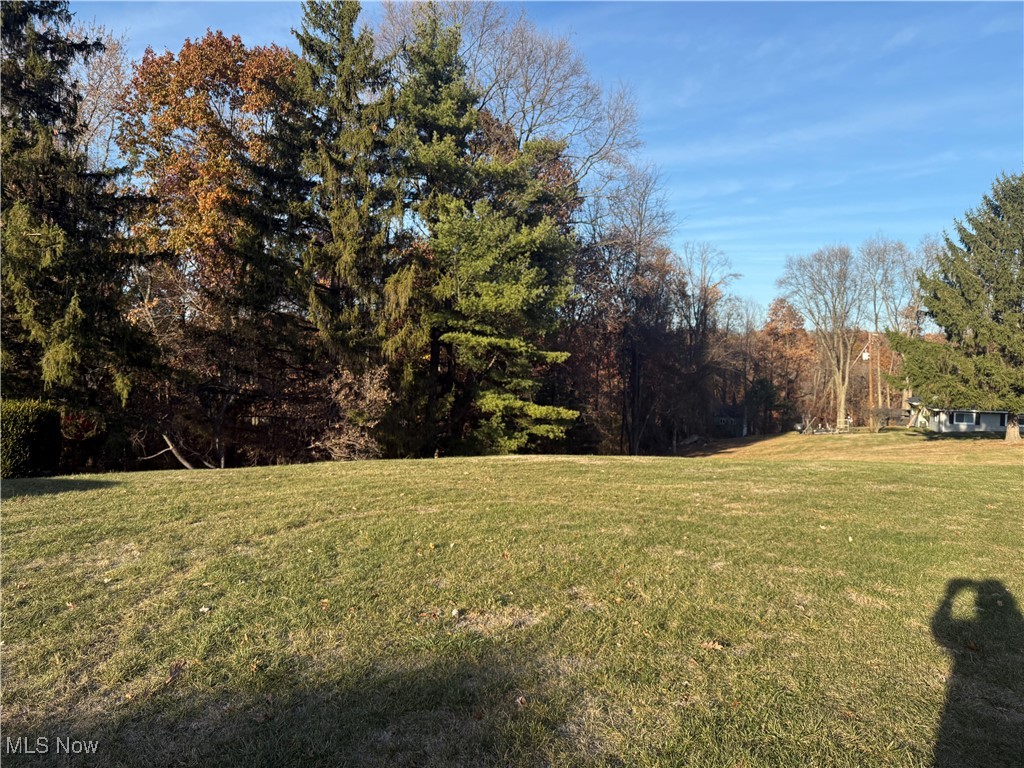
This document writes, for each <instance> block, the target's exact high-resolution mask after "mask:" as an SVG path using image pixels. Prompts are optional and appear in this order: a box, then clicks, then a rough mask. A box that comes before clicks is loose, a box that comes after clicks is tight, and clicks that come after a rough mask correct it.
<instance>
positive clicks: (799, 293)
mask: <svg viewBox="0 0 1024 768" xmlns="http://www.w3.org/2000/svg"><path fill="white" fill-rule="evenodd" d="M778 285H779V287H780V288H782V289H783V290H784V291H785V292H786V297H787V298H788V299H789V301H790V302H791V303H792V304H793V306H795V307H796V308H797V309H798V310H799V311H800V312H801V313H802V314H803V315H804V317H805V318H807V320H808V321H809V322H810V323H811V325H812V327H813V329H814V335H815V339H816V341H817V344H818V349H819V351H820V352H821V356H822V359H823V361H824V362H825V364H826V365H827V367H828V371H829V375H830V378H831V382H830V383H831V387H832V391H833V394H834V395H835V405H836V426H837V427H838V426H842V425H844V424H845V423H846V393H847V389H848V388H849V385H850V368H851V366H852V364H853V359H854V356H855V355H856V350H855V349H854V346H855V344H856V340H857V327H858V325H859V324H860V321H861V317H862V314H863V307H864V305H865V297H866V295H867V290H868V286H869V283H868V281H867V280H865V278H864V275H863V270H862V268H861V264H860V263H859V261H858V260H857V258H856V256H855V255H854V252H853V251H852V250H850V248H849V246H846V245H831V246H828V247H826V248H822V249H821V250H818V251H815V252H814V253H812V254H810V255H809V256H790V257H789V258H787V259H786V268H785V272H784V273H783V276H782V277H781V278H780V279H779V282H778Z"/></svg>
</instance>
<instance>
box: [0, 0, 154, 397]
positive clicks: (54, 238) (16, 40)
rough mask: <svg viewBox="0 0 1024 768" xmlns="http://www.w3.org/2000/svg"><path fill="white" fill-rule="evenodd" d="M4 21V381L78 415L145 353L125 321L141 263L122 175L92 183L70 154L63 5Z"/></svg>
mask: <svg viewBox="0 0 1024 768" xmlns="http://www.w3.org/2000/svg"><path fill="white" fill-rule="evenodd" d="M0 18H2V42H3V59H2V78H3V89H4V97H3V103H2V121H0V131H2V137H0V144H2V171H0V176H2V187H0V189H2V202H0V207H2V247H3V255H4V258H3V374H4V389H5V394H21V395H30V396H39V395H44V394H45V396H47V397H49V398H50V399H53V400H57V401H61V402H68V403H73V404H75V405H78V406H81V407H87V406H92V407H96V406H99V405H101V404H102V401H103V400H104V399H105V395H108V394H110V393H111V392H116V393H117V395H119V397H120V398H121V400H122V401H123V400H124V399H125V398H126V397H127V395H128V390H129V371H130V370H131V368H132V365H133V362H141V352H142V350H143V349H144V345H143V344H142V343H141V340H140V338H139V336H138V335H137V334H136V333H134V332H133V330H132V328H131V326H129V325H128V324H127V323H126V322H125V320H124V317H123V314H122V299H123V287H124V284H125V280H126V277H127V273H128V270H129V268H130V266H131V264H132V256H131V254H130V252H129V248H128V243H127V240H126V238H125V237H124V236H123V235H124V232H123V228H122V224H123V220H124V215H125V212H126V201H125V199H123V198H121V197H119V196H118V195H117V193H116V191H115V183H114V182H115V179H116V174H115V173H112V172H99V173H91V172H89V170H88V168H87V162H86V157H85V156H84V155H83V154H81V153H80V152H76V151H75V150H74V149H73V147H74V145H75V139H76V138H77V135H78V131H79V127H78V104H79V95H78V93H77V91H76V89H75V84H74V83H73V81H72V80H71V78H70V71H71V68H72V66H73V65H74V63H75V62H76V61H77V60H79V59H84V58H87V57H89V56H91V55H92V54H94V53H95V52H97V51H98V50H99V48H100V46H99V44H98V43H97V42H94V41H77V42H76V41H73V40H71V39H70V38H69V37H68V35H67V28H68V25H69V23H70V21H71V14H70V13H69V12H68V8H67V3H66V2H39V3H28V2H8V3H4V4H3V7H2V9H0Z"/></svg>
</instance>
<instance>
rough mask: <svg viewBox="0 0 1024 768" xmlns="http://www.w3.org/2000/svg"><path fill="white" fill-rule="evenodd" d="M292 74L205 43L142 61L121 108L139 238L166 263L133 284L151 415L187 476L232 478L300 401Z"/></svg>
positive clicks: (261, 52) (270, 58)
mask: <svg viewBox="0 0 1024 768" xmlns="http://www.w3.org/2000/svg"><path fill="white" fill-rule="evenodd" d="M294 68H295V58H294V55H293V54H291V53H290V52H288V51H287V50H285V49H283V48H280V47H277V46H269V47H253V48H246V46H245V45H243V43H242V41H241V39H240V38H239V37H237V36H233V37H230V38H229V37H226V36H225V35H224V34H223V33H221V32H212V31H210V32H207V34H206V36H205V37H203V38H202V39H201V40H198V41H195V42H193V41H191V40H186V41H185V44H184V45H183V47H182V49H181V51H180V52H179V53H178V54H177V55H175V54H173V53H171V52H169V51H168V52H165V53H163V54H160V55H158V54H156V53H154V52H153V50H152V49H149V50H147V51H146V53H145V55H144V56H143V58H142V60H141V61H140V62H139V63H138V64H136V65H135V71H134V77H133V79H132V82H131V85H130V87H129V91H128V93H127V96H126V99H125V108H124V109H125V112H124V115H123V120H122V127H121V132H120V136H119V145H120V148H121V151H122V152H123V153H124V154H125V156H126V157H128V158H129V160H130V162H131V165H132V167H133V169H134V172H135V179H136V182H137V184H138V185H139V186H140V187H141V188H142V190H143V191H144V193H145V194H146V196H147V199H148V203H147V205H146V209H145V210H144V211H143V214H142V216H141V217H140V218H139V220H138V222H137V224H136V226H135V230H134V232H133V234H134V236H135V237H136V238H138V240H139V241H140V242H141V243H142V244H143V247H144V248H145V249H146V250H147V251H149V252H151V253H157V254H160V255H159V257H158V258H157V259H156V260H155V261H154V262H152V263H151V264H149V265H148V266H147V267H146V268H145V269H142V270H139V271H138V272H137V273H136V275H135V280H134V281H133V290H134V293H135V296H134V298H135V309H134V312H133V317H134V318H135V320H136V322H138V323H139V324H141V325H143V326H144V327H146V328H147V329H148V330H149V331H150V332H151V333H152V335H153V337H154V338H155V339H156V341H157V343H158V344H159V346H160V348H161V352H162V358H163V361H164V365H165V370H164V371H163V373H164V375H163V376H162V377H161V381H160V382H159V383H154V387H153V390H154V395H153V397H154V401H153V402H149V403H147V404H146V408H147V409H148V411H149V413H150V415H151V416H154V417H155V421H156V423H158V426H159V429H160V431H161V433H162V434H163V437H164V440H165V441H167V442H168V444H169V445H173V446H174V447H175V454H176V455H177V456H178V457H179V459H180V460H182V461H183V463H189V462H190V461H192V460H195V459H196V458H198V459H199V460H200V461H202V462H203V463H206V464H207V465H213V466H224V465H225V462H226V461H227V459H228V453H229V449H237V450H239V451H242V452H244V451H245V446H244V443H245V442H246V441H249V442H251V441H252V440H253V435H251V434H248V435H246V432H247V431H248V432H250V433H251V431H252V428H253V427H254V426H258V425H260V424H261V423H263V424H268V423H274V419H275V418H280V417H283V414H281V413H275V412H274V409H273V407H272V406H273V404H274V403H275V402H277V403H283V402H294V400H295V393H294V390H295V388H296V386H297V385H296V382H295V381H294V377H295V376H296V375H297V374H296V373H295V372H296V371H301V369H302V366H301V364H300V363H299V361H296V360H294V359H292V358H293V356H294V354H295V350H301V349H302V343H301V342H298V343H297V342H296V340H295V338H293V337H294V336H295V335H296V334H301V333H303V328H302V325H303V323H302V317H303V314H304V313H303V309H302V306H301V300H300V297H301V296H302V295H303V293H304V292H303V290H302V288H301V286H300V285H298V282H299V280H300V275H301V270H300V269H299V267H300V263H299V260H298V257H297V255H296V253H297V249H296V248H293V247H289V241H288V236H289V234H291V235H293V236H294V235H295V234H296V232H297V228H298V227H299V226H300V224H301V222H300V221H299V219H298V217H297V216H295V215H294V214H292V213H291V212H290V208H291V207H292V205H291V203H290V202H289V200H290V199H291V198H290V193H291V192H293V191H294V189H296V188H298V187H300V186H301V178H300V177H298V175H297V174H298V163H297V162H296V161H295V160H294V158H289V157H287V156H286V155H285V154H284V152H283V150H282V146H283V142H280V141H278V140H277V136H278V135H279V134H278V131H279V128H280V125H281V121H282V120H284V119H286V118H287V117H288V115H287V111H288V109H289V107H288V104H289V103H290V102H289V100H288V99H287V98H284V94H286V93H287V91H288V89H289V88H290V84H291V82H292V79H293V72H294ZM289 174H290V175H289ZM275 185H276V186H275ZM283 188H287V189H288V192H287V193H281V192H280V190H281V189H283ZM275 189H276V190H278V192H279V194H277V196H276V198H275ZM286 393H287V396H286ZM268 411H269V412H268ZM261 420H262V421H261ZM264 429H266V427H264ZM275 429H276V430H277V431H280V430H281V424H280V423H276V424H275ZM183 444H184V445H183ZM188 456H191V457H192V458H191V459H189V458H187V457H188ZM252 458H255V457H252Z"/></svg>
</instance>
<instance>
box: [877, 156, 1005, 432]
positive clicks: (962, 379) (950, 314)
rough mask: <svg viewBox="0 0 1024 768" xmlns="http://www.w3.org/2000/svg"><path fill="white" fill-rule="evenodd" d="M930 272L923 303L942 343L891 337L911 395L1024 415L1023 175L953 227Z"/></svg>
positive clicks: (998, 185)
mask: <svg viewBox="0 0 1024 768" xmlns="http://www.w3.org/2000/svg"><path fill="white" fill-rule="evenodd" d="M955 230H956V236H957V240H958V241H959V242H957V241H954V239H953V238H952V237H950V236H949V235H947V236H946V237H945V250H944V252H943V253H942V254H940V255H939V258H938V265H937V267H936V268H935V270H934V271H932V272H931V273H930V274H927V275H922V276H921V280H920V282H921V289H922V292H923V294H924V300H923V301H924V305H925V307H926V308H927V310H928V314H929V316H930V317H931V318H932V320H934V321H935V323H936V324H937V325H938V326H939V327H940V328H941V329H942V330H943V332H944V333H945V336H946V341H945V343H937V342H929V341H926V340H924V339H908V338H906V337H903V336H901V335H898V334H895V333H892V334H889V340H890V343H892V345H893V347H894V348H895V349H897V350H898V351H899V352H901V353H902V354H903V355H904V375H906V376H907V377H908V378H909V380H910V382H911V384H912V386H913V388H914V392H915V394H916V395H918V396H919V397H921V399H922V400H923V401H924V402H925V403H926V404H927V405H929V406H931V407H933V408H941V409H945V408H949V409H953V408H977V409H980V410H996V411H1002V410H1006V411H1009V418H1008V419H1007V426H1006V439H1007V440H1019V439H1020V432H1019V429H1018V427H1019V423H1018V418H1017V415H1018V414H1019V413H1021V412H1022V411H1024V175H1022V174H1019V173H1018V174H1013V175H1009V176H1007V175H1003V176H1001V177H1000V178H999V179H997V180H996V182H995V183H994V184H993V186H992V192H991V194H990V195H986V196H985V197H984V198H983V200H982V203H981V205H980V206H979V207H978V208H977V209H976V210H973V211H969V212H968V213H967V214H966V216H965V217H964V220H963V221H962V222H961V221H957V222H956V224H955Z"/></svg>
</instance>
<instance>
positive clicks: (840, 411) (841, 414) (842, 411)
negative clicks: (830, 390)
mask: <svg viewBox="0 0 1024 768" xmlns="http://www.w3.org/2000/svg"><path fill="white" fill-rule="evenodd" d="M846 386H847V385H846V384H845V383H844V382H843V381H841V380H840V379H836V387H835V389H836V431H837V432H838V431H839V430H840V429H844V428H845V427H846Z"/></svg>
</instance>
